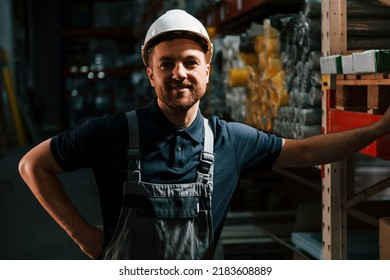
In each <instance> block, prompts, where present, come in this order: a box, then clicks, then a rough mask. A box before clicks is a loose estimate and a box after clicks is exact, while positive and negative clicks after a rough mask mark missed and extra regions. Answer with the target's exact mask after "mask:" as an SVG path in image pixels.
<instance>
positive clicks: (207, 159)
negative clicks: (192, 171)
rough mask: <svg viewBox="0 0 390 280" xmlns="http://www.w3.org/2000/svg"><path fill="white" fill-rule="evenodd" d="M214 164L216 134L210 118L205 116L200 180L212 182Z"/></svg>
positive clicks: (199, 172) (199, 171)
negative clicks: (212, 128)
mask: <svg viewBox="0 0 390 280" xmlns="http://www.w3.org/2000/svg"><path fill="white" fill-rule="evenodd" d="M213 165H214V134H213V131H212V130H211V127H210V123H209V121H208V119H206V118H204V143H203V151H202V152H201V155H200V168H199V170H198V179H197V181H198V182H212V177H213V171H214V170H213Z"/></svg>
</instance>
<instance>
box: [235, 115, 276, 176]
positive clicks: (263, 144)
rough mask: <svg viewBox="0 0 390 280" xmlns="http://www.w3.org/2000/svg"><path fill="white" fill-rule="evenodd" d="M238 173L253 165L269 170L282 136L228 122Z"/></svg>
mask: <svg viewBox="0 0 390 280" xmlns="http://www.w3.org/2000/svg"><path fill="white" fill-rule="evenodd" d="M228 126H229V129H230V131H231V134H232V137H233V139H234V146H235V149H236V156H237V168H238V169H239V170H240V173H243V172H245V171H247V170H248V169H250V168H252V167H255V166H256V168H260V169H263V170H269V169H271V168H272V166H273V165H274V163H275V161H276V159H277V158H278V156H279V154H280V151H281V149H282V142H283V140H282V138H280V137H277V136H276V135H273V134H268V133H265V132H263V131H260V130H257V129H255V128H253V127H251V126H248V125H245V124H242V123H234V122H232V123H229V124H228Z"/></svg>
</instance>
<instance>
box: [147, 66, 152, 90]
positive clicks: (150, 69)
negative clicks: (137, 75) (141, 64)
mask: <svg viewBox="0 0 390 280" xmlns="http://www.w3.org/2000/svg"><path fill="white" fill-rule="evenodd" d="M146 73H147V74H148V78H149V82H150V85H151V86H152V87H154V78H153V77H154V76H153V71H152V68H150V67H148V68H146Z"/></svg>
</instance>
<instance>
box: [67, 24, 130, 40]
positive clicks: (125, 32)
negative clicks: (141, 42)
mask: <svg viewBox="0 0 390 280" xmlns="http://www.w3.org/2000/svg"><path fill="white" fill-rule="evenodd" d="M132 33H133V32H132V29H131V28H126V27H120V28H64V29H62V36H63V37H64V38H127V39H129V40H132V37H133V34H132Z"/></svg>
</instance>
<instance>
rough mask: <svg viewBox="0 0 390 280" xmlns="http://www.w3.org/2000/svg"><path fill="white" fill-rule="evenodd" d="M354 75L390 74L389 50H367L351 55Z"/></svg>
mask: <svg viewBox="0 0 390 280" xmlns="http://www.w3.org/2000/svg"><path fill="white" fill-rule="evenodd" d="M352 57H353V69H354V72H355V73H375V72H380V73H386V72H390V50H368V51H364V52H357V53H353V54H352Z"/></svg>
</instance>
